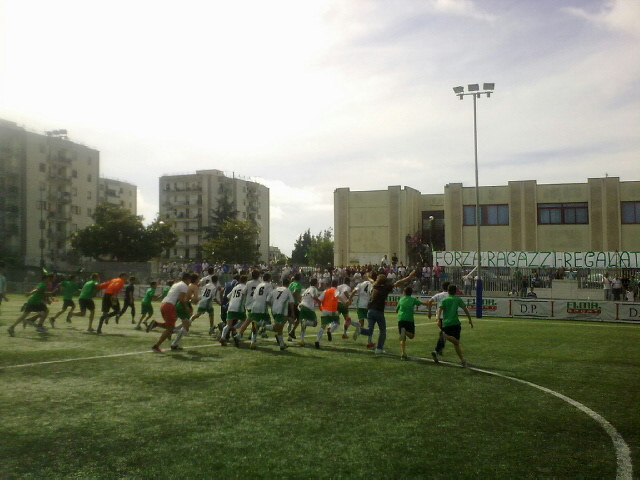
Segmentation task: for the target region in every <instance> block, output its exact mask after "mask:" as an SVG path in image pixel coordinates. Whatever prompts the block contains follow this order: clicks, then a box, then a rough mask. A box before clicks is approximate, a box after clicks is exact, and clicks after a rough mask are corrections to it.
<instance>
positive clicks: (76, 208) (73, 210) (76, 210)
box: [71, 205, 82, 215]
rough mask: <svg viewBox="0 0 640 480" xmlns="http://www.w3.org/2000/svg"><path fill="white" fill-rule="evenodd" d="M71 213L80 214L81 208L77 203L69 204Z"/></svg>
mask: <svg viewBox="0 0 640 480" xmlns="http://www.w3.org/2000/svg"><path fill="white" fill-rule="evenodd" d="M71 213H73V214H75V215H80V213H82V209H81V208H80V207H79V206H77V205H71Z"/></svg>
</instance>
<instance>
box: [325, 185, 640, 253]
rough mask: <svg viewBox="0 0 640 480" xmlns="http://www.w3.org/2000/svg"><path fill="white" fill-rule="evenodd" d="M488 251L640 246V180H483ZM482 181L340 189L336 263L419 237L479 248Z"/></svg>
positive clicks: (439, 247) (436, 245)
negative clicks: (434, 189) (434, 190)
mask: <svg viewBox="0 0 640 480" xmlns="http://www.w3.org/2000/svg"><path fill="white" fill-rule="evenodd" d="M479 194H480V227H481V228H480V229H481V241H482V251H483V252H509V251H511V252H638V251H640V182H639V181H620V179H619V178H617V177H606V178H589V179H588V180H587V182H586V183H563V184H538V183H537V182H536V181H535V180H526V181H512V182H508V185H502V186H481V187H480V192H479ZM475 198H476V197H475V187H464V186H463V185H462V184H460V183H452V184H448V185H445V187H444V192H443V193H439V194H422V193H420V192H419V191H418V190H416V189H413V188H410V187H400V186H391V187H388V188H387V190H376V191H365V192H360V191H358V192H356V191H353V192H352V191H351V190H350V189H349V188H338V189H336V190H335V192H334V217H335V218H334V227H335V230H334V231H335V244H334V248H335V250H334V260H335V263H336V264H337V265H342V264H345V265H346V264H349V263H379V262H380V259H381V258H382V257H383V256H384V255H387V256H388V258H391V256H392V255H393V254H394V253H397V255H398V258H399V259H400V261H403V262H405V263H406V262H415V261H416V260H417V259H416V258H411V255H412V251H415V248H414V245H415V241H418V242H419V243H420V244H421V245H429V248H430V249H433V250H434V251H452V252H458V251H461V252H469V251H476V249H477V229H476V200H475Z"/></svg>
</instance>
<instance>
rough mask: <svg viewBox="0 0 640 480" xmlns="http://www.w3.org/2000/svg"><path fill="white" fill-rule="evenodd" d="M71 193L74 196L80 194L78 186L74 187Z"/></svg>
mask: <svg viewBox="0 0 640 480" xmlns="http://www.w3.org/2000/svg"><path fill="white" fill-rule="evenodd" d="M71 195H73V196H74V197H77V196H78V189H77V188H76V187H73V188H72V189H71Z"/></svg>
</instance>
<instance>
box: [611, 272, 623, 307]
mask: <svg viewBox="0 0 640 480" xmlns="http://www.w3.org/2000/svg"><path fill="white" fill-rule="evenodd" d="M611 290H612V292H613V300H614V301H615V302H619V301H620V299H621V297H622V281H621V280H620V277H619V276H618V275H616V276H614V277H613V280H612V281H611Z"/></svg>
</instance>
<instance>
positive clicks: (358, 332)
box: [353, 327, 360, 340]
mask: <svg viewBox="0 0 640 480" xmlns="http://www.w3.org/2000/svg"><path fill="white" fill-rule="evenodd" d="M359 336H360V328H359V327H356V331H355V332H353V339H354V340H357V339H358V337H359Z"/></svg>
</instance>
